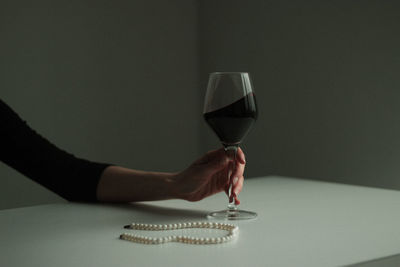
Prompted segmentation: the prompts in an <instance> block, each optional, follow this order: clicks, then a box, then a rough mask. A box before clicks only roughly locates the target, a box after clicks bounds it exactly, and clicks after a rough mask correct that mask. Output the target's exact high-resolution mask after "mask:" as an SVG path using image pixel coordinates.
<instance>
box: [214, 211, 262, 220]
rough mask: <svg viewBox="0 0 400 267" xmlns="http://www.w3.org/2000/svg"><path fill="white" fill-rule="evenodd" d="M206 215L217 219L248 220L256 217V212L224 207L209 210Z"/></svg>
mask: <svg viewBox="0 0 400 267" xmlns="http://www.w3.org/2000/svg"><path fill="white" fill-rule="evenodd" d="M207 217H208V218H210V219H219V220H250V219H255V218H257V213H255V212H252V211H246V210H238V209H226V210H220V211H214V212H211V213H209V214H208V215H207Z"/></svg>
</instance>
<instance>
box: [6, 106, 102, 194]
mask: <svg viewBox="0 0 400 267" xmlns="http://www.w3.org/2000/svg"><path fill="white" fill-rule="evenodd" d="M0 160H1V161H3V162H4V163H6V164H7V165H9V166H10V167H12V168H14V169H15V170H17V171H19V172H20V173H22V174H24V175H26V176H27V177H29V178H31V179H32V180H34V181H36V182H38V183H39V184H41V185H43V186H45V187H46V188H48V189H50V190H51V191H53V192H55V193H56V194H58V195H60V196H61V197H63V198H66V199H67V200H71V201H97V198H96V189H97V184H98V181H99V179H100V176H101V174H102V172H103V170H104V169H105V168H106V167H107V166H109V165H108V164H102V163H95V162H91V161H88V160H85V159H80V158H77V157H75V156H74V155H72V154H70V153H67V152H66V151H63V150H61V149H59V148H58V147H56V146H55V145H53V144H52V143H50V142H49V141H48V140H46V139H45V138H43V137H42V136H40V135H39V134H38V133H36V132H35V131H34V130H33V129H31V128H30V127H29V126H28V125H27V124H26V122H25V121H23V120H22V119H21V118H20V117H19V116H18V115H17V114H16V113H15V112H14V111H13V110H12V109H11V108H10V107H9V106H8V105H6V104H5V103H4V102H3V101H1V99H0Z"/></svg>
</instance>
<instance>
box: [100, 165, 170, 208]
mask: <svg viewBox="0 0 400 267" xmlns="http://www.w3.org/2000/svg"><path fill="white" fill-rule="evenodd" d="M174 189H175V188H174V174H172V173H161V172H147V171H138V170H132V169H127V168H123V167H119V166H109V167H107V168H106V169H105V170H104V172H103V173H102V175H101V178H100V181H99V183H98V185H97V199H98V200H99V201H104V202H134V201H151V200H164V199H171V198H176V197H177V196H176V194H175V190H174Z"/></svg>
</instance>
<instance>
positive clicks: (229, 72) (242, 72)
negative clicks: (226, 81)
mask: <svg viewBox="0 0 400 267" xmlns="http://www.w3.org/2000/svg"><path fill="white" fill-rule="evenodd" d="M215 74H249V73H248V72H245V71H214V72H210V75H215Z"/></svg>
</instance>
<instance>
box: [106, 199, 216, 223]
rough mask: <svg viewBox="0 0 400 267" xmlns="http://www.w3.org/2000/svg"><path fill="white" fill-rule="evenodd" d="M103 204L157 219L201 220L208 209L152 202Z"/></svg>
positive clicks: (204, 217) (205, 215)
mask: <svg viewBox="0 0 400 267" xmlns="http://www.w3.org/2000/svg"><path fill="white" fill-rule="evenodd" d="M105 206H108V207H112V208H118V209H123V210H128V211H132V212H133V213H135V215H137V216H140V217H151V218H155V217H157V218H159V219H164V220H165V219H167V220H168V219H174V220H175V219H177V218H178V219H181V220H182V219H190V220H201V219H206V218H207V214H208V213H209V211H205V210H190V209H179V208H170V207H163V206H158V205H154V204H145V203H131V204H105Z"/></svg>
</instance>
